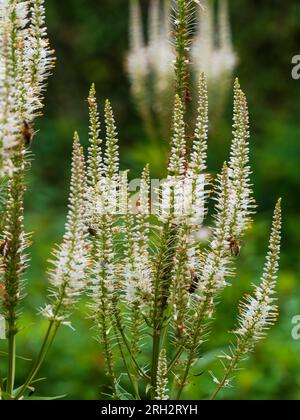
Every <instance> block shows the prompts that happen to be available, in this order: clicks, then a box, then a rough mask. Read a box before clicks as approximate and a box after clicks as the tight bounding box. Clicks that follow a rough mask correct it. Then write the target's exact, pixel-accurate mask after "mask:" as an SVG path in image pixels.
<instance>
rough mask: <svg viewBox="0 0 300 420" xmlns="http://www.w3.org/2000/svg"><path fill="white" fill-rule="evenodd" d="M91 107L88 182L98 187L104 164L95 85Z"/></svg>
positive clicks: (91, 95) (93, 85) (91, 91)
mask: <svg viewBox="0 0 300 420" xmlns="http://www.w3.org/2000/svg"><path fill="white" fill-rule="evenodd" d="M88 106H89V119H90V124H89V142H90V147H89V151H88V152H89V153H88V182H89V186H91V187H94V188H95V187H96V186H97V185H98V183H99V182H100V180H101V177H102V176H103V162H102V151H101V144H102V140H101V138H100V120H99V113H98V105H97V98H96V88H95V84H94V83H93V84H92V86H91V89H90V92H89V96H88Z"/></svg>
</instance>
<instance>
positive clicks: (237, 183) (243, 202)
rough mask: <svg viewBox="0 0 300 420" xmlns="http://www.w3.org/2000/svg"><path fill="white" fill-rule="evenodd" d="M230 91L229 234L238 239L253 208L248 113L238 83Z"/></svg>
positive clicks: (247, 225) (244, 97) (246, 224)
mask: <svg viewBox="0 0 300 420" xmlns="http://www.w3.org/2000/svg"><path fill="white" fill-rule="evenodd" d="M234 92H235V94H234V118H233V121H234V125H233V141H232V147H231V153H230V161H229V169H230V178H231V203H230V204H231V207H232V216H231V232H230V235H232V236H233V237H234V238H239V237H242V236H243V234H244V233H245V230H246V229H247V228H248V227H249V225H250V223H251V214H252V213H253V209H254V207H255V206H254V199H253V197H252V188H251V183H250V174H251V169H250V166H249V137H250V134H249V113H248V107H247V100H246V96H245V94H244V93H243V91H242V90H241V88H240V85H239V81H238V80H236V82H235V89H234Z"/></svg>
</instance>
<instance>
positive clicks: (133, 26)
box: [129, 0, 145, 52]
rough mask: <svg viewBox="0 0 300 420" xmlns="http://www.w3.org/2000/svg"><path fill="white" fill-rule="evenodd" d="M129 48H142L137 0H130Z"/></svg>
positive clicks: (140, 21) (141, 32)
mask: <svg viewBox="0 0 300 420" xmlns="http://www.w3.org/2000/svg"><path fill="white" fill-rule="evenodd" d="M129 14H130V49H131V50H132V51H135V52H136V51H139V50H140V48H144V46H145V41H144V35H143V26H142V15H141V8H140V2H139V0H130V11H129Z"/></svg>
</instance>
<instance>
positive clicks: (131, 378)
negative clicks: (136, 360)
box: [116, 329, 141, 400]
mask: <svg viewBox="0 0 300 420" xmlns="http://www.w3.org/2000/svg"><path fill="white" fill-rule="evenodd" d="M116 337H117V342H118V347H119V350H120V353H121V357H122V360H123V363H124V366H125V369H126V371H127V374H128V378H129V380H130V383H131V385H132V388H133V390H134V392H135V397H136V399H137V400H140V399H141V397H140V394H139V386H138V383H137V381H136V380H135V379H134V378H133V377H132V374H131V372H130V369H129V366H128V363H127V361H126V357H125V354H124V352H123V349H122V344H121V342H120V337H119V331H118V329H117V331H116Z"/></svg>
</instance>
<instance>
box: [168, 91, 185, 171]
mask: <svg viewBox="0 0 300 420" xmlns="http://www.w3.org/2000/svg"><path fill="white" fill-rule="evenodd" d="M185 172H186V139H185V123H184V107H183V103H182V101H181V99H180V97H179V95H176V96H175V105H174V116H173V136H172V143H171V155H170V160H169V167H168V174H169V175H170V176H175V177H177V176H178V177H180V176H182V175H184V174H185Z"/></svg>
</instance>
